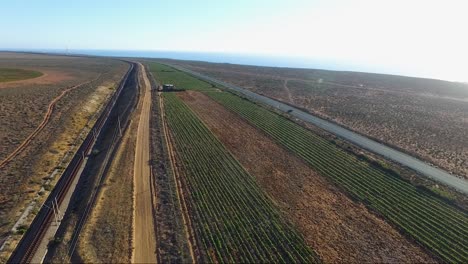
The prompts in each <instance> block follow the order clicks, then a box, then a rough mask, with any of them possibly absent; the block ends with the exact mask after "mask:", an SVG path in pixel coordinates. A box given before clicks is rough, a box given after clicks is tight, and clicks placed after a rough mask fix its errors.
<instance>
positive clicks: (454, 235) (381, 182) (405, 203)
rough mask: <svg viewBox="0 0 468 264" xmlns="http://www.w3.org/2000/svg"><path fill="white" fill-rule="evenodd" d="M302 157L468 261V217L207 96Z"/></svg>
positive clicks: (306, 137)
mask: <svg viewBox="0 0 468 264" xmlns="http://www.w3.org/2000/svg"><path fill="white" fill-rule="evenodd" d="M206 94H207V95H209V96H210V97H212V98H214V99H215V100H216V101H218V102H219V103H221V104H222V105H224V106H225V107H227V108H228V109H230V110H232V111H233V112H235V113H238V114H239V115H241V116H242V117H243V118H245V119H246V120H248V121H249V122H251V123H252V124H254V125H255V126H256V127H258V128H259V129H261V130H262V131H264V132H265V133H266V134H268V135H269V136H270V137H272V138H273V139H275V140H276V141H277V142H279V143H280V144H282V145H283V146H284V147H286V148H287V149H289V150H290V151H292V152H293V153H295V154H296V155H298V156H299V157H301V158H303V159H304V160H305V161H307V162H308V164H309V165H310V166H311V167H312V168H314V169H316V170H317V171H318V172H319V173H320V174H322V175H324V176H326V177H329V178H330V179H331V180H333V181H334V182H335V183H336V184H338V185H339V186H341V187H342V188H343V189H344V190H346V192H348V193H350V194H351V195H352V196H353V197H355V198H356V199H358V200H359V201H362V202H363V203H365V204H367V205H368V206H369V207H370V208H372V209H373V210H375V211H376V212H378V213H379V214H381V215H383V216H384V217H385V218H386V219H388V220H389V221H390V222H392V223H394V224H395V225H396V226H398V227H400V228H401V229H402V230H404V231H405V232H406V233H407V234H409V235H410V236H412V237H413V238H414V239H416V240H417V241H419V242H420V243H422V244H423V245H425V246H426V247H427V248H429V249H430V250H431V251H432V252H434V253H436V254H437V255H439V256H440V257H441V258H442V259H444V260H445V261H448V262H459V263H464V262H467V261H468V245H467V243H466V239H467V237H468V215H467V214H466V212H463V211H461V210H458V209H457V208H454V207H452V206H451V205H449V204H447V203H446V202H444V201H443V200H440V199H438V198H436V197H435V196H433V195H431V194H430V193H428V192H426V191H424V190H421V189H418V188H416V187H414V186H413V185H411V184H409V183H407V182H406V181H403V180H401V179H400V178H399V177H397V176H395V175H389V174H388V173H385V172H383V171H381V170H379V169H377V168H375V167H372V166H371V165H370V164H368V163H366V162H363V161H360V160H358V159H357V158H356V157H354V156H352V155H350V154H348V153H346V152H344V151H343V150H341V149H339V148H337V147H336V146H335V145H333V144H332V143H330V142H328V141H326V140H324V139H322V138H320V137H318V136H316V135H314V134H313V133H312V132H310V131H308V130H306V129H304V128H302V127H300V126H298V125H296V124H295V123H293V122H291V121H289V120H287V119H286V118H284V117H282V116H280V115H277V114H275V113H272V112H270V111H268V110H266V109H264V108H262V107H259V106H258V105H256V104H254V103H252V102H250V101H247V100H244V99H242V98H240V97H238V96H235V95H232V94H230V93H226V92H206Z"/></svg>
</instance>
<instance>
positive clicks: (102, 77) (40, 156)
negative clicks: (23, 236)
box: [0, 53, 128, 242]
mask: <svg viewBox="0 0 468 264" xmlns="http://www.w3.org/2000/svg"><path fill="white" fill-rule="evenodd" d="M127 67H128V65H127V64H126V63H123V62H120V61H117V60H112V59H105V58H79V57H68V56H51V55H39V54H20V53H0V68H4V69H5V68H8V69H26V70H31V71H37V72H40V73H42V74H43V75H41V76H38V77H37V78H31V79H27V80H16V81H11V82H2V83H0V146H1V148H0V161H3V160H5V158H6V157H7V156H9V155H10V154H11V153H12V152H13V151H14V150H15V149H17V148H18V147H19V146H20V145H21V143H22V142H23V141H25V139H26V138H27V137H28V136H29V135H31V134H32V133H33V131H35V129H36V128H37V127H38V126H39V124H41V122H42V121H43V119H44V116H45V115H46V113H47V110H48V106H49V104H50V103H51V102H52V101H53V100H54V98H57V97H58V96H60V95H61V94H62V93H63V92H64V91H65V90H67V89H69V88H72V87H75V86H77V85H79V84H83V85H81V86H77V87H76V89H72V90H70V91H69V92H67V93H65V94H64V95H63V97H61V98H60V100H58V101H57V103H56V104H55V107H54V108H53V111H52V112H51V115H50V119H49V120H48V122H47V124H46V125H45V127H44V129H43V130H41V131H40V132H39V133H38V134H37V135H36V136H35V137H34V138H33V139H32V141H31V142H30V143H29V144H28V145H27V147H26V148H24V150H23V151H21V152H20V153H19V155H17V156H16V157H14V159H13V160H12V161H11V162H9V163H7V164H6V165H5V166H4V167H3V168H0V189H1V190H0V242H1V241H3V239H4V238H5V237H6V236H7V235H8V233H9V230H10V229H11V227H12V226H13V224H14V222H15V221H16V220H17V219H18V216H19V215H20V213H21V211H22V210H24V208H25V206H26V204H27V203H29V202H30V201H31V200H32V199H33V198H34V197H35V196H36V195H37V194H38V191H39V190H40V188H41V185H42V184H43V183H44V181H45V180H47V179H48V178H47V177H48V176H49V175H50V174H51V173H52V171H53V170H54V169H55V168H56V166H57V165H58V164H59V161H60V160H61V159H62V157H63V156H64V155H65V153H66V152H67V151H69V150H71V149H72V147H74V146H75V145H77V144H78V143H79V140H78V141H76V140H77V136H78V135H79V133H80V131H82V130H83V129H84V128H85V127H90V125H91V124H90V123H89V122H93V117H94V115H95V113H96V112H97V111H98V110H99V109H100V108H101V106H102V104H103V103H104V101H105V100H106V98H108V96H109V95H110V94H111V93H112V92H113V91H114V89H115V85H116V84H117V83H118V82H119V81H120V79H121V77H122V76H123V74H124V73H125V72H126V70H127ZM55 180H56V179H55ZM55 180H52V181H51V183H50V184H49V185H46V186H44V188H45V189H44V190H43V191H41V192H39V195H42V198H40V199H43V198H44V197H45V196H46V193H47V191H48V190H50V189H51V188H52V187H53V182H54V181H55Z"/></svg>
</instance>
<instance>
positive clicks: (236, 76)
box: [166, 60, 468, 178]
mask: <svg viewBox="0 0 468 264" xmlns="http://www.w3.org/2000/svg"><path fill="white" fill-rule="evenodd" d="M166 62H169V63H171V64H174V65H179V66H182V67H186V68H188V69H190V70H193V71H195V72H199V73H202V74H205V75H208V76H211V77H214V78H217V79H219V80H222V81H225V82H228V83H232V84H235V85H239V86H241V87H244V88H246V89H248V90H251V91H253V92H256V93H259V94H262V95H265V96H268V97H271V98H274V99H277V100H280V101H283V102H285V103H289V104H292V105H295V106H297V107H300V108H303V109H305V110H306V111H308V112H310V113H313V114H315V115H318V116H320V117H322V118H325V119H330V120H332V121H334V122H336V123H338V124H340V125H343V126H345V127H347V128H350V129H352V130H354V131H356V132H358V133H362V134H365V135H367V136H369V137H371V138H374V139H376V140H378V141H381V142H384V143H386V144H388V145H391V146H394V147H396V148H399V149H401V150H403V151H405V152H407V153H410V154H411V155H414V156H418V157H420V158H422V159H424V160H426V161H427V162H430V163H433V164H434V165H436V166H439V167H442V168H444V169H446V170H448V171H451V172H453V173H455V174H457V175H460V176H462V177H465V178H466V177H468V152H467V151H466V149H467V148H468V141H467V140H466V131H467V130H468V119H467V117H466V113H467V112H468V104H467V102H468V85H467V84H462V83H455V82H447V81H441V80H430V79H421V78H411V77H404V76H392V75H382V74H372V73H356V72H335V71H326V70H313V69H291V68H275V67H257V66H245V65H235V64H219V63H207V62H194V61H178V60H170V61H166Z"/></svg>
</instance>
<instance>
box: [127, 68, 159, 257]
mask: <svg viewBox="0 0 468 264" xmlns="http://www.w3.org/2000/svg"><path fill="white" fill-rule="evenodd" d="M139 71H140V74H141V80H143V81H142V82H141V84H140V85H141V86H142V87H141V90H142V104H141V105H140V106H141V108H140V109H141V115H140V120H139V124H138V131H137V142H136V149H135V167H134V175H133V176H134V178H133V184H134V194H133V195H134V203H133V206H134V212H133V253H132V262H133V263H155V262H156V237H155V232H154V222H153V219H154V218H153V203H152V195H153V190H152V184H151V173H150V171H151V170H150V163H149V160H150V134H149V131H150V125H149V122H150V112H151V111H150V110H151V90H150V89H151V86H150V82H149V80H148V78H147V76H146V71H145V68H144V67H143V65H141V64H140V63H139Z"/></svg>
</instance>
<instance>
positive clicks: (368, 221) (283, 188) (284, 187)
mask: <svg viewBox="0 0 468 264" xmlns="http://www.w3.org/2000/svg"><path fill="white" fill-rule="evenodd" d="M179 96H180V97H181V98H182V99H183V100H184V101H185V102H186V103H187V104H188V105H189V106H190V107H191V108H192V109H193V110H194V111H195V112H196V113H197V115H198V116H199V117H200V118H201V119H202V120H203V121H204V122H205V124H206V125H207V126H208V127H209V128H210V130H211V131H212V132H213V133H214V134H215V135H216V136H217V137H218V138H219V139H220V140H221V142H222V143H223V144H224V145H225V146H226V147H227V148H228V150H229V151H231V153H232V154H233V155H234V156H235V157H236V158H237V159H238V160H239V161H240V163H241V164H242V165H243V166H244V167H245V168H246V169H247V171H248V172H249V173H250V174H251V175H253V176H255V177H256V180H257V182H258V183H259V184H260V186H262V188H263V189H264V190H265V191H266V193H267V194H268V195H269V196H270V197H271V198H272V199H273V200H274V201H275V202H276V204H277V205H278V206H279V208H280V209H281V210H282V212H283V213H284V216H285V217H287V218H288V219H289V220H290V221H291V222H292V223H293V224H294V225H295V227H296V228H297V229H298V230H299V231H300V232H301V233H302V234H303V236H304V238H305V240H306V242H307V244H308V245H309V246H310V247H312V248H313V249H315V250H316V251H317V252H318V254H319V255H320V257H321V258H322V259H323V260H324V262H325V263H337V262H340V263H362V262H368V263H376V262H385V263H389V262H394V263H403V262H405V263H407V262H435V259H433V258H432V257H431V256H429V255H428V254H426V253H425V252H424V251H423V250H422V249H421V248H420V247H418V246H417V245H415V244H414V243H413V242H412V241H409V240H408V239H407V238H405V237H404V236H402V235H401V234H400V233H399V232H398V231H397V230H396V229H394V228H393V227H392V226H390V225H389V224H387V223H386V222H385V221H383V220H382V219H381V218H379V217H377V216H376V215H374V214H373V213H371V212H370V211H368V210H367V209H366V208H365V206H364V205H362V204H360V203H356V202H354V201H352V200H351V199H350V198H348V197H347V196H346V195H344V194H343V193H342V192H340V190H338V189H337V188H336V187H335V186H334V185H332V184H331V183H329V182H328V181H327V180H326V179H325V178H323V177H322V176H320V175H319V174H317V173H316V172H315V171H313V170H312V169H311V168H309V167H308V166H307V165H306V164H305V163H304V162H303V161H302V160H300V159H299V158H297V157H295V156H293V155H292V154H290V153H289V152H287V151H286V150H285V149H283V148H281V147H280V146H278V145H277V144H276V143H275V142H274V141H272V140H271V139H270V138H268V137H267V136H266V135H264V134H263V133H261V132H259V131H258V130H257V129H255V128H254V127H252V126H251V125H249V124H248V123H246V122H245V121H244V120H242V119H241V118H239V117H238V116H237V115H235V114H233V113H232V112H230V111H228V110H226V109H225V108H223V107H222V106H221V105H219V104H218V103H216V102H214V101H213V100H211V99H210V98H208V97H207V96H205V95H203V94H201V93H198V92H193V91H187V92H183V93H179Z"/></svg>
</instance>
